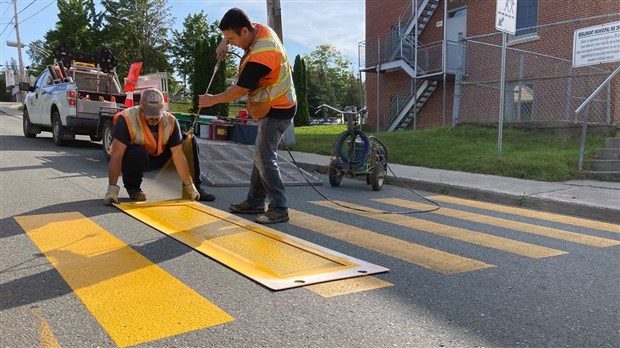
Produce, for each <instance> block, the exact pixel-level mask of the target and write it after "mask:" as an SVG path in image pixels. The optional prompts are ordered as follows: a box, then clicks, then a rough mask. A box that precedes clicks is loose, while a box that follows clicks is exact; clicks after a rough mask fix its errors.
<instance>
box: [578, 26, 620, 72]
mask: <svg viewBox="0 0 620 348" xmlns="http://www.w3.org/2000/svg"><path fill="white" fill-rule="evenodd" d="M617 61H620V22H613V23H606V24H601V25H596V26H593V27H587V28H581V29H577V30H575V35H574V37H573V66H574V67H580V66H588V65H594V64H601V63H611V62H617Z"/></svg>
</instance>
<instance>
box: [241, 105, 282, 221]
mask: <svg viewBox="0 0 620 348" xmlns="http://www.w3.org/2000/svg"><path fill="white" fill-rule="evenodd" d="M292 122H293V120H292V119H288V120H280V119H276V118H272V117H265V118H261V119H260V120H259V121H258V134H257V135H256V143H255V144H254V147H255V148H254V167H253V168H252V176H251V177H250V190H249V191H248V196H247V198H246V201H247V202H248V203H250V204H253V205H255V206H260V207H262V206H263V205H264V204H265V198H269V210H274V211H288V205H287V203H286V194H285V189H284V183H283V182H282V176H280V167H279V166H278V153H277V150H278V143H279V142H280V138H282V135H283V134H284V132H285V131H286V129H287V128H288V127H289V126H290V125H291V123H292Z"/></svg>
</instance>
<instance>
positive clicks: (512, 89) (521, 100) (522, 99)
mask: <svg viewBox="0 0 620 348" xmlns="http://www.w3.org/2000/svg"><path fill="white" fill-rule="evenodd" d="M506 87H507V88H506V97H505V100H506V105H505V110H506V111H505V116H506V121H507V122H528V121H532V120H533V119H534V83H533V82H520V83H509V84H508V85H507V86H506Z"/></svg>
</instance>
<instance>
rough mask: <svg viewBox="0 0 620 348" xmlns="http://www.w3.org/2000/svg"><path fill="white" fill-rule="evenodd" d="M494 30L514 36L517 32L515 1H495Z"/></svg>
mask: <svg viewBox="0 0 620 348" xmlns="http://www.w3.org/2000/svg"><path fill="white" fill-rule="evenodd" d="M495 29H497V30H499V31H503V32H505V33H508V34H512V35H515V34H516V32H517V0H497V8H496V11H495Z"/></svg>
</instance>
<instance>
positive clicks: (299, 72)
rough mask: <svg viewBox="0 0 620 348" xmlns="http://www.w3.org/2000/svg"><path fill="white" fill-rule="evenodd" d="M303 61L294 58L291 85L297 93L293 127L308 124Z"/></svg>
mask: <svg viewBox="0 0 620 348" xmlns="http://www.w3.org/2000/svg"><path fill="white" fill-rule="evenodd" d="M305 70H306V69H305V65H304V63H303V59H301V57H300V56H299V55H297V56H295V63H294V64H293V84H294V85H295V92H296V93H297V114H295V127H300V126H307V125H309V124H310V113H309V111H308V89H307V87H308V86H307V83H306V71H305Z"/></svg>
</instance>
